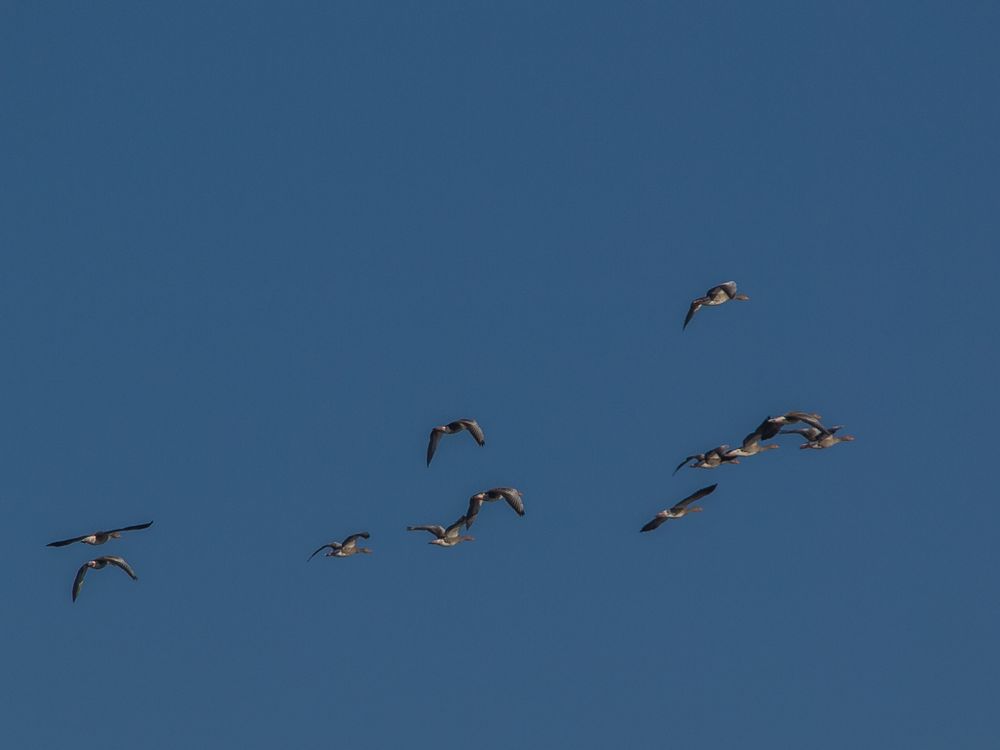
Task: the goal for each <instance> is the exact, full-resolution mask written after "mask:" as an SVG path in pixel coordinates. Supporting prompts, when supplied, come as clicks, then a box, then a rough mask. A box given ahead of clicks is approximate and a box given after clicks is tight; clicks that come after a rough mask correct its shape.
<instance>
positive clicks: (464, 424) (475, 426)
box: [427, 419, 486, 466]
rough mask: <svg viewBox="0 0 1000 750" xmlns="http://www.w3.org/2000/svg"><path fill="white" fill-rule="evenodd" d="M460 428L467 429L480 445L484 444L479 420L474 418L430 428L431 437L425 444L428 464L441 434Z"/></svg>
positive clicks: (458, 430)
mask: <svg viewBox="0 0 1000 750" xmlns="http://www.w3.org/2000/svg"><path fill="white" fill-rule="evenodd" d="M462 430H468V431H469V434H470V435H472V437H473V438H475V440H476V442H477V443H479V445H480V446H483V445H486V436H485V435H484V434H483V428H482V427H480V426H479V422H477V421H476V420H474V419H456V420H455V421H454V422H449V423H448V424H445V425H441V426H440V427H435V428H434V429H433V430H431V439H430V442H429V443H428V444H427V465H428V466H430V465H431V459H432V458H434V452H435V451H436V450H437V446H438V443H439V442H440V441H441V436H442V435H454V434H455V433H456V432H461V431H462Z"/></svg>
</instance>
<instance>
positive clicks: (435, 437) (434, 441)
mask: <svg viewBox="0 0 1000 750" xmlns="http://www.w3.org/2000/svg"><path fill="white" fill-rule="evenodd" d="M441 433H442V430H439V429H438V428H437V427H435V428H434V429H433V430H431V439H430V442H429V443H427V465H428V466H430V465H431V459H432V458H434V451H436V450H437V447H438V443H440V442H441Z"/></svg>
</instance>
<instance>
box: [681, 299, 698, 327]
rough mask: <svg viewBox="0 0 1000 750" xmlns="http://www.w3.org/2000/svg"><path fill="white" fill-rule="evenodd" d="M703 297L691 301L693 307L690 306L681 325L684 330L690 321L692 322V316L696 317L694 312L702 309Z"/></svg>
mask: <svg viewBox="0 0 1000 750" xmlns="http://www.w3.org/2000/svg"><path fill="white" fill-rule="evenodd" d="M701 299H702V298H701V297H699V298H698V299H696V300H694V302H692V303H691V307H689V308H688V314H687V315H685V316H684V325H683V326H681V330H682V331H683V330H684V329H685V328H687V327H688V323H690V322H691V318H693V317H694V314H695V313H696V312H698V311H699V310H700V309H701Z"/></svg>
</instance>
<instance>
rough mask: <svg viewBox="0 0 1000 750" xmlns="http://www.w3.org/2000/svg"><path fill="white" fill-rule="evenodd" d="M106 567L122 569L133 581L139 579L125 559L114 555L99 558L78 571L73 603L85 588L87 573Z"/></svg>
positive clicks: (85, 564) (86, 563) (74, 584)
mask: <svg viewBox="0 0 1000 750" xmlns="http://www.w3.org/2000/svg"><path fill="white" fill-rule="evenodd" d="M106 565H114V566H115V567H117V568H121V569H122V570H124V571H125V572H126V573H128V576H129V578H131V579H132V580H133V581H138V580H139V577H138V576H137V575H136V574H135V571H134V570H132V567H131V566H130V565H129V564H128V563H127V562H125V558H122V557H115V556H114V555H105V556H104V557H97V558H95V559H93V560H88V561H87V562H85V563H84V564H83V565H81V566H80V569H79V570H78V571H76V578H75V579H73V601H74V602H75V601H76V597H77V595H78V594H79V593H80V589H81V588H82V587H83V578H84V576H86V575H87V571H88V570H90V569H91V568H93V569H94V570H100V569H101V568H103V567H105V566H106Z"/></svg>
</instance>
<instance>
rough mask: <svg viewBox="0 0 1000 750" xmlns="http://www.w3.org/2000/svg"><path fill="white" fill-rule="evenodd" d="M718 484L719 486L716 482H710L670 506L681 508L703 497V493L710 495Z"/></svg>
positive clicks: (674, 508)
mask: <svg viewBox="0 0 1000 750" xmlns="http://www.w3.org/2000/svg"><path fill="white" fill-rule="evenodd" d="M718 486H719V485H718V483H716V484H710V485H708V487H702V488H701V489H700V490H698V491H697V492H693V493H692V494H690V495H688V496H687V497H686V498H684V499H683V500H681V501H680V502H678V503H675V504H674V507H673V508H671V510H680V509H681V508H686V507H688V506H689V505H690V504H691V503H693V502H694V501H695V500H701V498H703V497H705V495H711V494H712V493H713V492H715V488H716V487H718Z"/></svg>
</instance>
